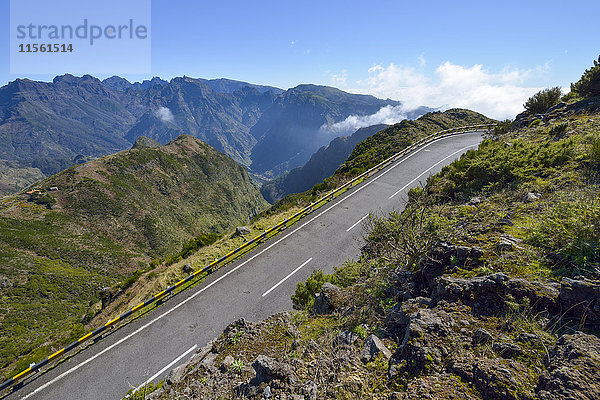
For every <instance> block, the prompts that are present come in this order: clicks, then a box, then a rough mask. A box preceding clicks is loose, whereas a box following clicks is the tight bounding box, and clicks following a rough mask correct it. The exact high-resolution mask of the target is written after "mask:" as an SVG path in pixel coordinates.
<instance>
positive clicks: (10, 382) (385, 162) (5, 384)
mask: <svg viewBox="0 0 600 400" xmlns="http://www.w3.org/2000/svg"><path fill="white" fill-rule="evenodd" d="M495 125H496V124H483V125H470V126H463V127H458V128H452V129H446V130H443V131H439V132H436V133H434V134H431V135H429V136H427V137H425V138H423V139H420V140H418V141H417V142H415V143H413V144H412V145H410V146H408V147H406V148H404V149H403V150H401V151H400V152H398V153H396V154H394V155H393V156H391V157H389V158H387V159H385V160H383V161H382V162H380V163H379V164H377V165H375V166H374V167H372V168H370V169H368V170H367V171H365V172H363V173H362V174H360V175H358V176H357V177H355V178H353V179H351V180H349V181H348V182H346V183H345V184H343V185H342V186H340V187H338V188H337V189H335V190H332V191H331V192H329V193H328V194H326V195H325V196H323V197H321V198H320V199H319V200H317V201H315V202H312V203H310V204H309V205H308V206H306V207H304V208H303V209H301V210H300V211H298V212H297V213H296V214H294V215H293V216H291V217H290V218H286V219H285V220H283V221H281V222H280V223H278V224H277V225H274V226H273V227H271V228H269V229H267V230H266V231H264V232H263V233H261V234H260V235H258V236H256V237H254V238H253V239H251V240H249V241H247V242H245V243H244V244H242V245H241V246H240V247H238V248H236V249H235V250H232V251H230V252H229V253H227V254H225V255H224V256H223V257H221V258H219V259H215V261H213V262H212V263H210V264H208V265H207V266H205V267H204V268H202V269H199V270H198V271H196V272H194V273H192V274H191V275H189V276H188V277H186V278H184V279H182V280H180V281H179V282H177V283H175V284H174V285H171V286H168V287H167V288H166V289H165V290H163V291H162V292H160V293H157V294H155V295H154V296H152V297H150V298H149V299H147V300H146V301H144V302H143V303H140V304H138V305H137V306H135V307H133V308H132V309H131V310H129V311H127V312H124V313H123V314H121V315H119V316H118V317H116V318H114V319H112V320H110V321H108V322H107V323H105V324H104V325H102V326H101V327H99V328H97V329H95V330H94V331H92V332H89V333H88V334H87V335H85V336H82V337H81V338H79V339H78V340H76V341H74V342H73V343H71V344H69V345H68V346H66V347H64V348H62V349H60V350H58V351H57V352H55V353H53V354H51V355H49V356H48V357H46V359H45V360H43V361H40V362H39V363H37V364H34V365H31V366H30V367H29V368H27V369H25V370H24V371H22V372H20V373H18V374H17V375H15V376H13V377H12V378H10V379H8V380H7V381H5V382H3V383H2V384H0V391H2V390H4V389H6V388H8V387H11V386H13V385H14V384H16V383H18V382H19V381H21V380H22V379H24V378H25V377H27V376H28V375H30V374H31V373H33V372H37V371H39V370H40V369H41V368H43V367H45V366H46V365H48V364H49V363H51V362H52V361H54V360H57V359H59V358H61V357H62V356H63V355H65V354H66V353H68V352H69V351H71V350H73V349H74V348H76V347H77V346H79V345H80V344H82V343H84V342H87V341H88V340H90V339H92V338H96V337H98V335H100V334H102V333H103V332H104V331H106V330H107V329H109V328H110V327H112V326H113V325H115V324H116V323H117V322H120V321H123V320H125V319H127V318H129V317H130V316H131V315H133V313H135V312H136V311H139V310H141V309H143V308H144V307H146V306H149V305H151V304H153V303H154V302H156V301H157V300H160V299H161V298H163V297H165V296H166V295H168V294H170V293H171V292H173V290H175V289H177V288H179V287H181V286H182V285H184V284H186V283H188V282H190V281H191V280H193V279H194V278H196V277H198V276H199V275H201V274H203V273H206V274H210V273H212V272H214V271H216V270H217V269H219V264H221V263H223V262H224V261H226V260H227V259H228V258H230V257H231V256H233V255H236V254H238V253H240V252H241V251H242V250H244V249H245V248H246V247H248V246H250V245H252V244H254V243H257V242H259V241H261V240H263V239H265V238H266V237H267V236H268V235H269V234H270V233H272V232H274V231H276V230H278V229H281V228H284V227H287V224H288V223H289V222H290V221H293V220H294V219H296V218H299V217H302V216H305V215H308V214H310V213H311V212H312V211H314V209H315V206H316V205H318V204H319V203H322V202H325V203H326V202H327V201H329V200H332V199H333V198H334V197H335V195H336V194H337V193H339V192H341V191H342V190H344V189H349V188H351V187H352V186H353V185H354V184H355V183H357V182H359V181H361V180H362V179H368V178H369V177H371V176H372V175H373V174H374V173H376V172H379V171H381V170H382V169H384V168H385V167H387V166H389V165H390V164H391V163H394V162H396V161H397V160H399V159H400V158H402V157H404V156H406V155H407V154H408V153H410V152H412V151H414V150H416V149H417V148H419V147H421V146H423V145H425V144H428V143H431V142H433V141H434V140H437V139H441V138H444V137H448V136H453V135H456V134H460V133H469V132H475V131H478V130H483V129H489V128H491V127H493V126H495ZM223 265H224V264H222V265H221V266H223Z"/></svg>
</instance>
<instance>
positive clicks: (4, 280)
mask: <svg viewBox="0 0 600 400" xmlns="http://www.w3.org/2000/svg"><path fill="white" fill-rule="evenodd" d="M11 286H12V282H11V281H10V279H8V277H6V276H4V275H0V289H7V288H9V287H11Z"/></svg>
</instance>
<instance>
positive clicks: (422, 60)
mask: <svg viewBox="0 0 600 400" xmlns="http://www.w3.org/2000/svg"><path fill="white" fill-rule="evenodd" d="M417 59H418V60H419V65H420V66H421V67H424V66H425V65H427V61H426V60H425V54H424V53H421V54H419V57H417Z"/></svg>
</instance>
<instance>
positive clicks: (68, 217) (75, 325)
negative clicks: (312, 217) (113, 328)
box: [0, 136, 267, 369]
mask: <svg viewBox="0 0 600 400" xmlns="http://www.w3.org/2000/svg"><path fill="white" fill-rule="evenodd" d="M140 147H142V148H137V149H132V150H127V151H122V152H119V153H117V154H114V155H110V156H105V157H102V158H100V159H97V160H95V161H91V162H88V163H86V164H82V165H77V166H74V167H71V168H69V169H67V170H65V171H63V172H61V173H59V174H57V175H54V176H51V177H49V178H46V179H44V180H42V181H40V182H38V183H37V184H36V185H34V186H31V187H30V188H29V189H39V190H40V191H39V192H35V193H32V194H27V193H25V192H22V193H20V194H17V195H13V196H8V197H5V198H3V199H2V200H1V204H0V296H1V298H2V306H1V307H0V369H4V368H6V367H7V365H9V364H10V363H12V362H14V361H15V360H16V359H17V358H18V357H19V356H22V355H24V354H27V353H29V352H30V351H31V350H33V349H36V348H38V347H40V346H42V345H45V344H50V343H52V344H54V345H56V344H57V343H59V342H64V341H67V339H69V338H68V337H67V336H68V335H69V333H68V331H71V333H72V335H73V336H77V335H78V334H80V333H81V332H82V331H83V326H82V323H85V322H87V321H88V320H89V319H91V318H92V317H93V316H94V315H95V313H97V312H99V311H100V308H101V307H102V305H106V304H103V303H101V302H100V300H101V298H102V293H103V289H102V288H104V287H111V289H110V292H111V293H112V294H113V295H115V292H118V291H119V290H124V289H126V287H127V286H128V285H130V284H131V283H132V282H133V281H134V280H135V277H137V276H139V272H137V271H141V270H145V271H147V270H148V269H149V268H151V267H150V266H149V262H150V261H151V260H152V259H155V258H162V257H165V256H169V255H173V254H175V253H177V252H178V251H180V250H181V249H182V247H183V246H184V245H185V244H186V243H188V242H189V241H190V240H191V239H193V238H196V237H198V236H200V235H203V234H206V233H221V232H223V231H224V230H226V229H228V228H231V227H233V226H235V225H236V224H244V223H246V222H248V221H249V220H250V219H251V218H252V217H254V216H255V215H256V214H257V213H259V212H260V211H262V210H263V209H264V208H265V207H266V206H267V203H266V202H265V200H264V199H263V198H262V196H261V195H260V193H259V191H258V189H257V188H256V187H255V186H254V185H253V184H252V183H251V182H250V179H249V177H248V174H247V173H246V171H245V170H244V169H243V168H242V167H241V166H239V165H238V164H236V163H235V162H234V161H233V160H231V159H230V158H228V157H227V156H225V155H224V154H222V153H219V152H217V151H216V150H215V149H213V148H212V147H210V146H208V145H207V144H206V143H204V142H202V141H200V140H199V139H196V138H193V137H191V136H180V137H178V138H177V139H175V140H173V141H172V142H170V143H169V144H167V145H166V146H163V147H149V146H147V145H146V146H141V145H140ZM119 282H120V283H119ZM104 292H106V290H104ZM109 300H110V299H109ZM106 301H107V299H106V298H104V303H106ZM65 328H66V329H65ZM65 331H67V332H65ZM47 350H48V349H47V347H46V348H45V349H42V351H47ZM35 356H36V355H35V354H34V355H31V357H32V358H33V359H35ZM39 356H40V355H39V354H37V357H38V358H39ZM23 362H26V360H23Z"/></svg>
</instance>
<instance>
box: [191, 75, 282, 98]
mask: <svg viewBox="0 0 600 400" xmlns="http://www.w3.org/2000/svg"><path fill="white" fill-rule="evenodd" d="M200 80H201V81H202V82H204V83H206V84H207V85H208V86H210V88H211V89H212V90H214V91H215V92H218V93H233V92H235V91H237V90H240V89H242V88H245V87H250V88H252V89H256V90H258V91H259V92H260V93H265V92H269V91H271V92H273V93H275V94H281V93H283V92H285V90H283V89H279V88H276V87H274V86H265V85H255V84H252V83H248V82H242V81H235V80H232V79H225V78H219V79H200Z"/></svg>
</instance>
